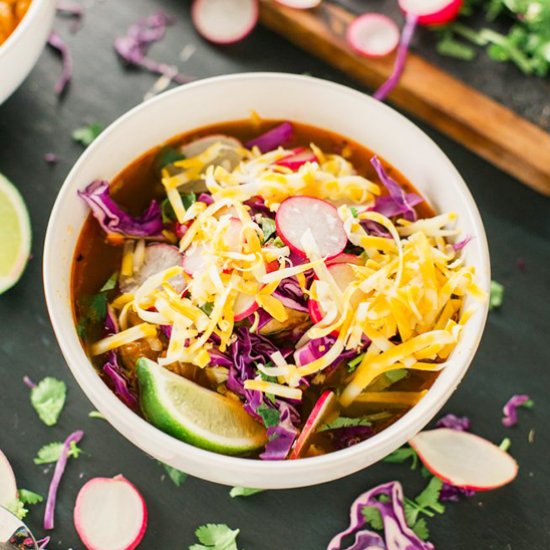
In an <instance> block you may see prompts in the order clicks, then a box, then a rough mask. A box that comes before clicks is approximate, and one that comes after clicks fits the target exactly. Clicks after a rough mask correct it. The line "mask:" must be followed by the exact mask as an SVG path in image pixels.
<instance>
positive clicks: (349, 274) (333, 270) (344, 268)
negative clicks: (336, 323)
mask: <svg viewBox="0 0 550 550" xmlns="http://www.w3.org/2000/svg"><path fill="white" fill-rule="evenodd" d="M341 256H351V258H354V260H355V261H354V262H353V263H356V262H357V256H353V255H352V254H340V256H337V258H341ZM334 259H336V258H334ZM334 259H333V260H334ZM350 263H352V262H346V263H343V262H341V261H340V262H337V263H331V264H330V265H328V262H327V265H328V267H327V268H328V271H329V273H330V274H331V275H332V277H333V278H334V281H335V283H336V284H337V285H338V287H339V288H340V290H341V291H342V292H345V291H346V289H347V288H348V286H349V285H350V283H352V282H353V281H354V280H355V272H354V271H353V268H352V267H351V266H350V265H349V264H350ZM360 301H361V293H360V292H355V293H354V294H353V296H352V298H351V302H352V304H353V306H354V307H355V306H356V305H357V304H358V303H359V302H360ZM308 309H309V315H310V316H311V320H312V321H313V323H318V322H319V321H320V320H321V319H322V318H323V317H324V316H325V315H326V312H325V311H323V308H322V307H321V304H320V303H318V302H317V301H316V300H312V299H310V300H309V301H308ZM333 334H338V332H337V331H335V332H334V333H333Z"/></svg>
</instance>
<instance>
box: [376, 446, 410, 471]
mask: <svg viewBox="0 0 550 550" xmlns="http://www.w3.org/2000/svg"><path fill="white" fill-rule="evenodd" d="M409 459H411V461H412V462H411V470H416V467H417V466H418V455H417V454H416V451H415V450H414V449H413V448H411V447H401V448H399V449H397V450H395V451H393V453H390V454H389V455H388V456H387V457H386V458H384V462H389V463H391V464H403V462H406V461H407V460H409Z"/></svg>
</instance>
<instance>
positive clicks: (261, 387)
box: [244, 380, 302, 400]
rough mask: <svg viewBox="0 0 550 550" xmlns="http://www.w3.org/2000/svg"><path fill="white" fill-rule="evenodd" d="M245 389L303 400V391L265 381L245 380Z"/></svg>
mask: <svg viewBox="0 0 550 550" xmlns="http://www.w3.org/2000/svg"><path fill="white" fill-rule="evenodd" d="M244 389H245V390H256V391H261V392H263V393H270V394H272V395H276V396H278V397H284V398H286V399H297V400H301V399H302V390H300V389H298V388H289V387H288V386H284V385H282V384H276V383H275V382H266V381H265V380H245V382H244Z"/></svg>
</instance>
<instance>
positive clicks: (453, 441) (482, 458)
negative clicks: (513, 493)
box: [409, 428, 518, 491]
mask: <svg viewBox="0 0 550 550" xmlns="http://www.w3.org/2000/svg"><path fill="white" fill-rule="evenodd" d="M409 444H410V445H411V447H412V448H413V449H414V450H415V451H416V452H417V454H418V456H419V457H420V460H422V463H423V464H424V466H426V468H427V469H428V470H429V471H430V472H431V473H432V474H434V475H435V476H437V477H439V478H440V479H442V480H443V481H445V482H446V483H449V484H450V485H454V486H455V487H460V488H463V489H473V490H474V491H488V490H490V489H496V488H498V487H502V486H503V485H506V484H507V483H510V482H511V481H512V480H513V479H514V478H515V477H516V475H517V473H518V465H517V463H516V461H515V460H514V459H513V458H512V457H511V456H510V455H509V454H508V453H506V452H504V451H503V450H502V449H500V448H499V447H497V446H496V445H494V444H493V443H491V442H490V441H487V440H486V439H483V438H482V437H479V436H478V435H474V434H472V433H469V432H461V431H457V430H451V429H449V428H439V429H437V430H429V431H425V432H420V433H419V434H417V435H415V436H414V437H413V438H412V439H411V440H410V441H409Z"/></svg>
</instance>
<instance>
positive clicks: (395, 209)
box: [367, 193, 424, 225]
mask: <svg viewBox="0 0 550 550" xmlns="http://www.w3.org/2000/svg"><path fill="white" fill-rule="evenodd" d="M423 201H424V199H423V198H422V197H421V196H420V195H417V194H416V193H406V194H405V201H404V203H403V202H400V201H396V200H395V198H394V197H393V196H391V195H389V196H388V195H384V196H383V197H376V199H375V201H374V206H373V207H372V210H374V211H375V212H378V213H380V214H382V215H383V216H386V218H393V217H394V216H401V215H402V214H406V213H407V212H409V209H410V208H412V207H414V206H416V205H417V204H420V203H421V202H423ZM367 221H370V220H367ZM377 225H378V224H377Z"/></svg>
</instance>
